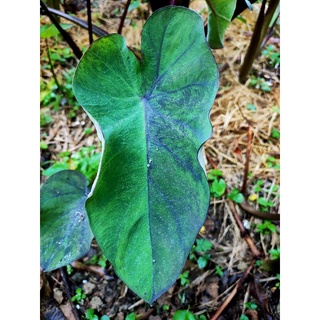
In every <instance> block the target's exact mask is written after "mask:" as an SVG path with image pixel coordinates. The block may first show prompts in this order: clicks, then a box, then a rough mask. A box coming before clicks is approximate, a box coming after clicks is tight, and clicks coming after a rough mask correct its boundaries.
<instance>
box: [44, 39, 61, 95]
mask: <svg viewBox="0 0 320 320" xmlns="http://www.w3.org/2000/svg"><path fill="white" fill-rule="evenodd" d="M45 40H46V47H47V55H48V60H49V64H50V69H51V72H52V76H53V79H54V82H55V83H56V85H57V87H58V90H60V84H59V82H58V79H57V75H56V73H55V71H54V67H53V63H52V60H51V55H50V49H49V44H48V39H47V38H46V39H45Z"/></svg>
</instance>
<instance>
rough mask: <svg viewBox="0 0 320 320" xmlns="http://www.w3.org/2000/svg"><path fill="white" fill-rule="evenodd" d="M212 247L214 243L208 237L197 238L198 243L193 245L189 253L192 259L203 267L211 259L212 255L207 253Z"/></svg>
mask: <svg viewBox="0 0 320 320" xmlns="http://www.w3.org/2000/svg"><path fill="white" fill-rule="evenodd" d="M211 249H212V243H211V242H210V241H208V240H206V239H196V244H195V245H194V246H193V247H192V249H191V252H190V254H189V259H190V260H191V261H197V263H198V267H199V268H200V269H203V268H205V267H206V266H207V264H208V262H209V261H210V258H211V255H210V254H208V253H206V252H207V251H209V250H211Z"/></svg>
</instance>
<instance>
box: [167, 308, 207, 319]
mask: <svg viewBox="0 0 320 320" xmlns="http://www.w3.org/2000/svg"><path fill="white" fill-rule="evenodd" d="M172 320H207V317H206V316H205V315H203V314H201V315H200V316H197V315H195V314H194V313H192V312H191V311H189V310H178V311H176V312H175V314H174V315H173V318H172Z"/></svg>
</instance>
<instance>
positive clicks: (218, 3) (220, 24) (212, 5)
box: [206, 0, 237, 49]
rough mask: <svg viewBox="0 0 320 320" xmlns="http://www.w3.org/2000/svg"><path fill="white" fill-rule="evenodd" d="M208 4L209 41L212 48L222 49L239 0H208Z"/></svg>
mask: <svg viewBox="0 0 320 320" xmlns="http://www.w3.org/2000/svg"><path fill="white" fill-rule="evenodd" d="M206 2H207V5H208V9H209V17H208V35H207V40H208V43H209V46H210V48H212V49H221V48H223V46H224V34H225V32H226V30H227V28H228V26H229V24H230V22H231V19H232V16H233V13H234V10H235V8H236V4H237V0H206Z"/></svg>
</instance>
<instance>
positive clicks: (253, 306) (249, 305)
mask: <svg viewBox="0 0 320 320" xmlns="http://www.w3.org/2000/svg"><path fill="white" fill-rule="evenodd" d="M245 307H246V308H247V309H249V310H256V309H257V308H258V305H257V304H256V303H254V302H250V301H249V302H246V303H245Z"/></svg>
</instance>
